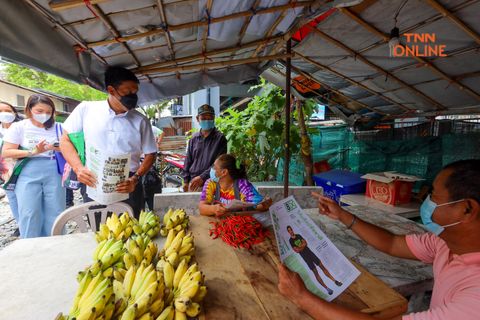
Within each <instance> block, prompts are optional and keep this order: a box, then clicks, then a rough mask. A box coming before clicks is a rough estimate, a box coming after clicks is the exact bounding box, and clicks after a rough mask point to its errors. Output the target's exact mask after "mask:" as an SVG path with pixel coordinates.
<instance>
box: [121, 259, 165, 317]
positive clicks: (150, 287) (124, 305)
mask: <svg viewBox="0 0 480 320" xmlns="http://www.w3.org/2000/svg"><path fill="white" fill-rule="evenodd" d="M164 289H165V285H164V281H163V274H162V273H160V272H157V271H156V270H155V268H154V266H153V265H152V264H146V263H145V262H142V263H141V264H140V266H139V267H138V268H137V267H136V266H132V267H130V268H129V269H128V270H127V273H126V274H125V279H124V281H123V283H120V282H118V281H116V282H114V285H113V290H114V293H115V296H116V297H117V299H119V300H118V301H117V304H119V305H120V307H119V309H118V310H117V312H116V315H118V316H120V315H121V317H119V319H121V320H129V319H155V318H156V317H158V316H159V315H160V314H161V313H162V311H163V307H164V301H163V296H164ZM119 302H120V303H119Z"/></svg>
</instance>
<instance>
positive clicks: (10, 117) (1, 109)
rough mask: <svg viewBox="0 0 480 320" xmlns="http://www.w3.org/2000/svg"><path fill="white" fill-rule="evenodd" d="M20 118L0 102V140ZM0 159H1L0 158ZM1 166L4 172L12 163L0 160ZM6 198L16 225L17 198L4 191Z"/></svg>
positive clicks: (5, 103) (9, 191)
mask: <svg viewBox="0 0 480 320" xmlns="http://www.w3.org/2000/svg"><path fill="white" fill-rule="evenodd" d="M20 120H21V118H20V117H19V116H18V112H17V110H15V108H14V107H13V106H12V105H11V104H10V103H8V102H5V101H0V123H1V126H0V138H1V139H2V144H3V137H4V136H5V133H6V132H7V129H8V128H10V126H11V125H12V123H14V122H17V121H20ZM0 158H1V157H0ZM0 161H1V162H2V165H4V166H5V168H4V169H5V170H7V169H12V168H13V161H11V160H6V161H5V159H1V160H0ZM5 193H6V194H7V198H8V204H9V205H10V210H11V211H12V215H13V218H14V219H15V221H17V223H18V205H17V196H16V195H15V191H11V190H5ZM14 235H15V236H18V229H17V230H16V231H15V233H14Z"/></svg>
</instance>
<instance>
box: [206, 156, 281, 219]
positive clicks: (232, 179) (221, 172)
mask: <svg viewBox="0 0 480 320" xmlns="http://www.w3.org/2000/svg"><path fill="white" fill-rule="evenodd" d="M233 200H239V201H242V202H248V203H252V204H253V205H252V207H251V208H250V209H249V210H251V211H255V212H265V211H267V210H268V208H269V207H270V205H271V204H272V200H271V199H264V198H263V197H262V196H261V195H260V194H259V193H258V191H257V190H256V189H255V187H254V186H253V185H252V184H251V183H250V182H249V181H248V180H247V171H246V168H245V166H244V165H243V164H237V159H236V158H235V157H234V156H233V155H231V154H222V155H221V156H219V157H218V158H217V160H215V162H214V164H213V167H212V169H211V170H210V179H208V180H207V181H206V182H205V184H204V186H203V192H202V195H201V198H200V204H199V205H198V208H199V210H200V214H201V215H204V216H217V217H219V216H223V215H225V214H228V209H227V208H226V206H227V205H228V204H229V203H230V202H232V201H233ZM253 216H254V217H255V218H256V219H258V220H259V221H260V222H261V223H262V224H265V225H268V224H269V220H270V219H269V215H267V214H263V213H255V214H254V215H253Z"/></svg>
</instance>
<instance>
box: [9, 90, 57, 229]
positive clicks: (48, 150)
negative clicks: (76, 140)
mask: <svg viewBox="0 0 480 320" xmlns="http://www.w3.org/2000/svg"><path fill="white" fill-rule="evenodd" d="M25 115H26V116H27V119H25V120H22V121H20V122H17V123H14V124H13V125H12V126H11V127H10V128H9V129H8V131H7V133H6V135H5V137H4V144H3V150H2V156H3V157H5V158H13V159H22V158H26V157H28V158H29V160H28V162H27V163H26V165H25V166H24V167H23V169H22V171H21V173H20V175H19V177H18V180H17V182H16V185H15V194H16V196H17V200H18V213H19V221H18V222H19V227H20V236H21V237H22V238H33V237H41V236H48V235H50V232H51V229H52V226H53V223H54V222H55V219H56V217H57V216H58V215H59V214H60V213H61V212H62V211H63V210H64V209H65V189H64V188H63V187H62V183H61V176H60V175H59V174H58V171H57V164H56V161H55V156H54V150H55V148H56V147H55V144H56V143H58V139H57V135H56V132H55V105H54V104H53V101H52V100H51V99H50V98H48V97H45V96H42V95H32V96H31V97H30V98H29V99H28V102H27V106H26V107H25ZM57 148H58V147H57Z"/></svg>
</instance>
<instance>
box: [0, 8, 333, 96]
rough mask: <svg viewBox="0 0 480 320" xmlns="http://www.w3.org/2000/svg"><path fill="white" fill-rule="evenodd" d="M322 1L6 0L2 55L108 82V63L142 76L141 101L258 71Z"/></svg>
mask: <svg viewBox="0 0 480 320" xmlns="http://www.w3.org/2000/svg"><path fill="white" fill-rule="evenodd" d="M323 4H324V1H306V0H304V1H289V0H245V1H230V0H183V1H180V0H136V1H131V0H110V1H108V0H89V1H84V0H56V1H49V0H20V1H17V0H6V1H2V11H3V12H2V17H1V18H0V38H1V42H0V55H1V56H3V57H5V58H7V59H10V60H13V61H16V62H19V63H22V64H26V65H30V66H33V67H36V68H39V69H41V70H45V71H48V72H51V73H54V74H57V75H60V76H62V77H65V78H68V79H71V80H74V81H77V82H83V83H87V84H90V85H92V86H95V87H97V88H102V87H103V84H102V81H103V72H104V70H105V68H106V67H107V65H116V66H124V67H127V68H129V69H132V70H133V71H135V72H136V73H137V75H138V76H139V78H140V79H141V88H140V103H142V104H146V103H150V102H154V101H158V100H159V99H162V98H166V97H172V96H179V95H183V94H186V93H190V92H193V91H196V90H198V89H200V88H204V87H208V86H215V85H221V84H228V83H239V82H242V81H246V80H251V79H254V78H256V77H257V76H258V75H259V74H260V73H261V72H262V71H263V70H265V68H267V67H268V65H269V62H270V61H272V60H274V59H277V58H282V57H285V53H284V44H285V41H286V40H287V39H288V38H290V36H291V34H292V33H293V32H294V31H296V28H297V26H302V25H303V24H305V23H306V22H308V21H310V20H311V19H313V18H315V17H316V16H318V14H319V13H321V12H320V10H324V9H323V8H321V7H322V6H323Z"/></svg>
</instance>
